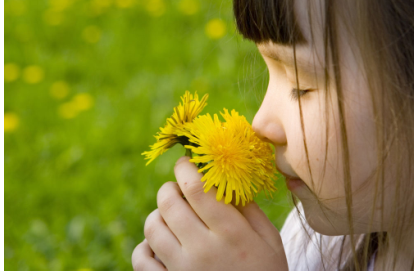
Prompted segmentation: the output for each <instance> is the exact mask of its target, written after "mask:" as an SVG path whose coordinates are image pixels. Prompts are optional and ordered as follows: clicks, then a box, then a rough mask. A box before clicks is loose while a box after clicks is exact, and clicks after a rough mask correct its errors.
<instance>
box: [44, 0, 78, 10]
mask: <svg viewBox="0 0 416 271" xmlns="http://www.w3.org/2000/svg"><path fill="white" fill-rule="evenodd" d="M72 2H73V0H49V5H50V6H51V8H52V9H54V10H56V11H63V10H65V9H67V8H69V7H70V6H71V5H72Z"/></svg>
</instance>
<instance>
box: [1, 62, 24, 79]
mask: <svg viewBox="0 0 416 271" xmlns="http://www.w3.org/2000/svg"><path fill="white" fill-rule="evenodd" d="M19 75H20V68H19V66H17V65H16V64H14V63H8V64H6V65H4V81H6V82H13V81H16V80H17V78H19Z"/></svg>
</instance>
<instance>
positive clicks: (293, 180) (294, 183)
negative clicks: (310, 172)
mask: <svg viewBox="0 0 416 271" xmlns="http://www.w3.org/2000/svg"><path fill="white" fill-rule="evenodd" d="M278 171H279V173H280V174H282V175H283V176H284V177H285V181H286V186H287V189H289V190H290V191H293V190H295V189H297V188H298V187H300V186H303V185H306V184H305V183H304V182H303V181H302V179H301V178H299V177H295V176H292V175H289V174H287V173H284V172H283V171H281V170H279V169H278Z"/></svg>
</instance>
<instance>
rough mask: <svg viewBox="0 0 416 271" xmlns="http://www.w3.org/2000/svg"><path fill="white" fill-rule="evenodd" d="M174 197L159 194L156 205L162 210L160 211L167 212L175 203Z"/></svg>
mask: <svg viewBox="0 0 416 271" xmlns="http://www.w3.org/2000/svg"><path fill="white" fill-rule="evenodd" d="M175 201H176V200H175V198H173V197H171V196H169V195H164V196H161V197H160V199H158V203H157V206H158V207H159V209H160V210H161V211H162V213H165V212H168V211H169V210H170V209H171V208H172V207H173V206H174V205H175Z"/></svg>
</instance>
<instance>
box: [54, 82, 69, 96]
mask: <svg viewBox="0 0 416 271" xmlns="http://www.w3.org/2000/svg"><path fill="white" fill-rule="evenodd" d="M69 90H70V88H69V85H68V84H67V83H66V82H65V81H57V82H55V83H53V84H52V86H51V88H50V94H51V96H52V97H53V98H55V99H57V100H61V99H63V98H65V97H66V96H68V94H69Z"/></svg>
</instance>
